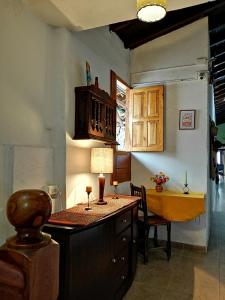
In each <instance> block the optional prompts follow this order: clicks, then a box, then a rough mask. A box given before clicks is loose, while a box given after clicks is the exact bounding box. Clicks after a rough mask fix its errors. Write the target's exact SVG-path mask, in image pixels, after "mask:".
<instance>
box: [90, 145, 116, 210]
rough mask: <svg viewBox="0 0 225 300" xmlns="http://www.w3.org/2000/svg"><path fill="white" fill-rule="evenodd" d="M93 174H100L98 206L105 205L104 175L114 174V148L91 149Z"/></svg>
mask: <svg viewBox="0 0 225 300" xmlns="http://www.w3.org/2000/svg"><path fill="white" fill-rule="evenodd" d="M91 173H99V174H100V175H99V176H98V180H99V199H98V202H97V204H99V205H103V204H106V203H107V202H106V201H104V199H103V196H104V187H105V176H104V175H103V173H113V149H112V148H92V149H91Z"/></svg>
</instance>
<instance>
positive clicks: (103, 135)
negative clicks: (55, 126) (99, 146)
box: [74, 85, 116, 142]
mask: <svg viewBox="0 0 225 300" xmlns="http://www.w3.org/2000/svg"><path fill="white" fill-rule="evenodd" d="M75 102H76V104H75V135H74V139H98V140H103V141H107V142H114V141H115V140H116V102H115V101H114V100H113V99H112V98H111V97H110V96H109V94H108V93H106V92H105V91H103V90H101V89H99V88H98V87H97V86H94V85H91V86H83V87H76V88H75Z"/></svg>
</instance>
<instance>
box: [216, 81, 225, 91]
mask: <svg viewBox="0 0 225 300" xmlns="http://www.w3.org/2000/svg"><path fill="white" fill-rule="evenodd" d="M221 86H222V87H224V86H225V82H223V83H219V84H216V85H214V90H217V89H218V88H220V87H221Z"/></svg>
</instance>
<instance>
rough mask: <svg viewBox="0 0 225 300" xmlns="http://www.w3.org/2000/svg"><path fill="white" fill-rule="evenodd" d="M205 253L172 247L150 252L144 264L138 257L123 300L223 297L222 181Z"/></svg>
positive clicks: (217, 299) (224, 231)
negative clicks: (168, 252)
mask: <svg viewBox="0 0 225 300" xmlns="http://www.w3.org/2000/svg"><path fill="white" fill-rule="evenodd" d="M211 229H212V230H211V237H210V242H209V248H208V253H207V254H203V253H198V252H196V251H194V250H190V249H184V248H183V249H178V248H173V249H172V257H171V260H170V261H169V262H167V260H166V259H165V253H163V252H161V251H155V252H151V256H150V257H151V258H150V261H149V263H148V264H147V265H144V264H143V262H142V258H141V257H140V258H139V263H138V268H137V273H136V277H135V280H134V282H133V284H132V286H131V288H130V290H129V291H128V292H127V294H126V295H125V297H124V298H123V300H148V299H149V300H150V299H151V300H159V299H160V300H192V299H193V300H225V183H224V182H221V183H220V184H219V188H218V192H217V199H216V203H213V215H212V220H211Z"/></svg>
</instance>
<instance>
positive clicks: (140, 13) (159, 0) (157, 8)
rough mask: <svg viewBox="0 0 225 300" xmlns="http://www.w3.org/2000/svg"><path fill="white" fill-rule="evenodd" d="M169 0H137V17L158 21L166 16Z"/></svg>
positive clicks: (143, 19) (147, 20)
mask: <svg viewBox="0 0 225 300" xmlns="http://www.w3.org/2000/svg"><path fill="white" fill-rule="evenodd" d="M166 8H167V0H137V18H138V19H139V20H141V21H144V22H156V21H159V20H161V19H163V18H164V17H165V16H166Z"/></svg>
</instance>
